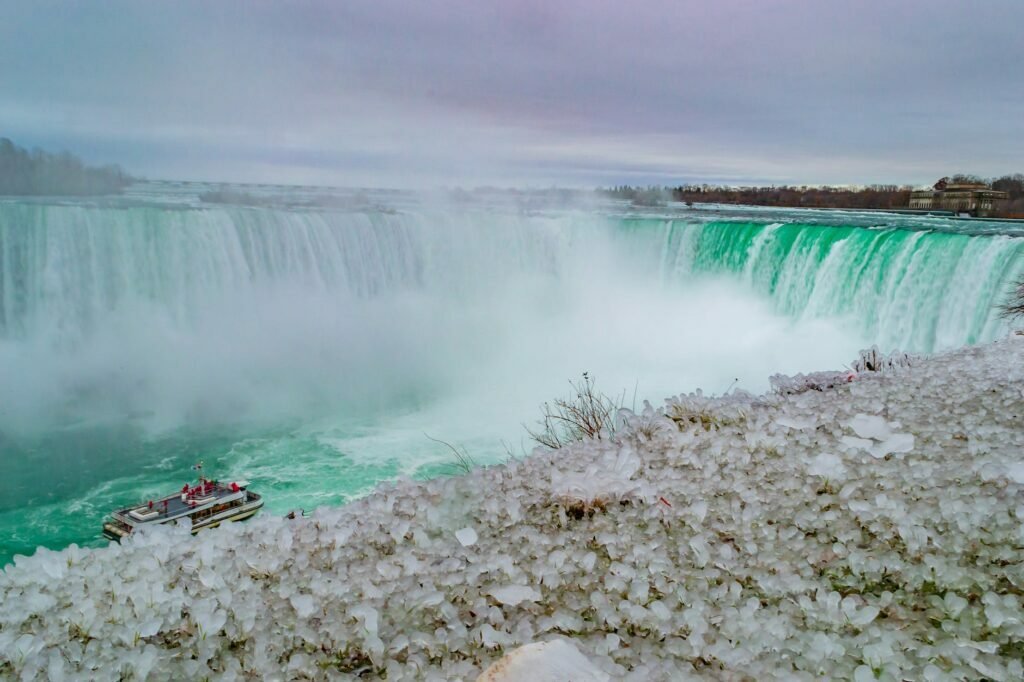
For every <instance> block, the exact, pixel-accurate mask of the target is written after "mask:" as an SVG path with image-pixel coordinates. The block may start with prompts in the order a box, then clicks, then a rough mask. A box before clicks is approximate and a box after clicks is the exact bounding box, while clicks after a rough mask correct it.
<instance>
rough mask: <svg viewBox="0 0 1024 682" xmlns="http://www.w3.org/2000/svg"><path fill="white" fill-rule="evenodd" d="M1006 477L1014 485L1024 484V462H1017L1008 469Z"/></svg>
mask: <svg viewBox="0 0 1024 682" xmlns="http://www.w3.org/2000/svg"><path fill="white" fill-rule="evenodd" d="M1006 477H1007V478H1008V479H1010V480H1011V481H1013V482H1014V483H1021V484H1024V462H1015V463H1013V464H1010V465H1008V466H1007V467H1006Z"/></svg>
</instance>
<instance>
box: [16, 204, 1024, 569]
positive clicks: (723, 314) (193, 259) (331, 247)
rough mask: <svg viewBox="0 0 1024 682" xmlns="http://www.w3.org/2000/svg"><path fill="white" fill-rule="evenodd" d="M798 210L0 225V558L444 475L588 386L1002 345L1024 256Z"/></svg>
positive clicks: (478, 210) (985, 242) (490, 452)
mask: <svg viewBox="0 0 1024 682" xmlns="http://www.w3.org/2000/svg"><path fill="white" fill-rule="evenodd" d="M793 213H794V212H789V213H788V214H781V213H780V214H772V213H771V212H766V211H762V212H759V213H757V214H756V215H754V216H751V215H746V214H742V213H735V214H731V215H730V214H726V215H724V216H723V215H721V214H704V213H701V212H687V213H685V214H682V215H684V216H685V217H678V216H672V217H665V216H637V215H628V216H626V217H623V216H621V215H616V214H614V213H612V212H610V211H607V210H605V211H599V210H575V211H569V210H565V211H551V212H543V213H538V212H522V211H519V210H513V209H509V208H508V207H502V206H493V207H481V206H457V207H445V208H433V209H431V208H423V207H413V208H409V209H408V210H406V209H403V210H401V211H389V210H371V211H362V212H356V211H320V210H309V209H303V210H288V209H283V208H267V207H264V208H241V207H226V206H225V207H215V208H209V207H203V208H197V207H194V206H191V207H190V206H181V207H175V206H170V205H167V204H166V203H153V202H150V203H139V202H135V203H128V204H126V205H116V206H94V205H87V204H84V203H77V204H76V203H70V204H55V203H45V202H43V203H38V202H37V203H30V202H18V201H7V202H0V538H7V540H0V559H3V558H4V557H7V556H9V555H10V554H11V553H12V552H15V551H18V552H24V551H30V550H31V548H32V547H34V546H35V545H37V544H40V543H45V544H48V545H51V546H59V545H61V544H65V543H67V542H71V541H77V542H82V541H90V540H92V538H94V537H95V530H96V529H97V528H98V522H99V519H100V518H101V517H102V515H103V514H104V513H105V512H106V511H108V510H109V509H110V508H111V507H112V506H114V505H116V504H118V503H122V502H126V501H132V500H133V499H134V498H135V497H137V496H139V495H142V496H146V495H151V494H152V495H156V494H159V493H162V492H164V491H165V490H170V489H174V488H176V487H178V486H180V483H181V481H180V479H181V478H182V477H183V476H186V475H187V474H186V471H187V467H188V465H189V464H191V463H193V462H194V461H195V460H197V459H205V460H206V461H207V466H208V467H209V468H211V469H212V470H213V471H214V472H215V474H217V475H221V476H224V477H228V476H236V475H239V476H241V475H245V476H247V477H248V478H250V479H252V480H253V481H254V482H256V484H257V485H259V486H260V488H261V492H265V494H266V496H267V499H268V501H269V505H268V508H269V510H270V511H271V512H274V511H278V512H280V511H286V510H288V509H290V508H294V507H299V506H312V505H315V504H322V503H339V502H342V501H344V500H346V499H348V498H350V497H351V496H352V495H356V494H360V493H362V492H365V491H366V490H367V489H368V488H369V487H370V486H372V485H373V484H374V483H376V482H377V481H380V480H382V479H385V478H388V477H393V476H395V475H399V474H403V473H404V474H410V475H421V476H422V475H437V474H439V473H443V471H444V466H445V463H446V461H448V455H447V453H446V452H445V450H444V448H443V447H442V446H439V445H438V444H436V443H434V442H432V441H430V440H429V439H428V438H426V436H425V434H429V435H430V436H432V437H438V438H443V439H445V440H448V441H451V442H454V443H458V444H461V445H465V446H466V447H467V449H468V450H469V451H470V452H471V454H472V455H473V456H474V457H475V458H476V459H477V460H478V461H480V462H486V461H493V460H495V459H499V458H500V457H502V456H503V454H504V448H505V445H503V441H504V443H506V444H508V445H510V446H511V449H513V450H514V451H517V452H518V451H520V450H521V449H522V447H523V445H525V443H523V431H522V428H521V424H522V423H523V422H530V421H531V420H532V419H533V418H534V416H535V415H536V414H537V405H538V404H539V403H541V402H542V401H543V400H545V399H549V398H551V397H553V396H555V395H559V394H563V393H565V392H566V391H565V389H566V388H568V386H567V384H566V383H565V382H566V380H567V379H571V378H574V377H578V376H579V374H580V373H581V372H583V371H589V372H591V373H592V374H593V375H595V376H596V377H597V380H598V387H599V388H603V389H604V390H605V391H607V392H609V393H614V394H616V395H618V396H620V397H621V396H623V395H624V396H625V402H626V403H627V405H628V404H630V403H631V402H632V400H633V393H634V392H636V393H637V394H638V397H639V398H643V397H647V398H650V399H652V400H658V399H661V398H662V397H665V396H667V395H669V394H671V393H675V392H679V391H681V390H690V389H694V388H697V387H703V388H705V389H707V390H710V391H713V392H718V391H721V390H724V389H725V388H727V387H728V386H729V385H730V384H731V383H732V381H733V379H734V378H736V377H738V378H740V381H741V385H743V386H745V387H748V388H752V389H762V388H765V387H766V384H767V376H768V375H769V374H771V373H774V372H776V371H782V372H796V371H809V370H815V369H824V368H836V367H839V366H841V364H842V363H844V362H848V361H849V360H850V359H851V358H852V357H853V355H854V354H855V352H856V350H857V349H859V348H861V347H863V346H865V345H870V344H873V343H877V344H879V345H881V346H882V347H883V348H884V349H891V348H897V347H898V348H901V349H904V350H909V351H915V352H927V351H932V350H936V349H941V348H947V347H952V346H956V345H961V344H964V343H977V342H981V341H985V340H989V339H993V338H996V337H997V336H999V335H1001V334H1002V333H1005V331H1006V323H1005V322H1004V321H1003V320H1001V319H1000V318H999V316H998V312H997V311H996V309H995V308H996V306H997V305H998V304H999V303H1000V302H1001V301H1002V298H1003V296H1005V293H1006V291H1007V289H1008V288H1009V285H1010V284H1011V283H1012V282H1013V281H1014V280H1015V278H1017V277H1018V276H1019V275H1020V274H1021V272H1022V265H1024V264H1022V259H1021V258H1020V255H1021V250H1022V248H1024V246H1022V245H1024V239H1020V238H1017V237H1012V236H1006V235H1001V234H992V235H984V236H970V235H967V234H958V233H954V232H949V231H945V232H943V231H923V230H922V229H920V228H922V227H925V226H927V222H925V223H921V224H916V223H915V224H910V225H905V224H901V225H900V226H899V228H898V229H897V228H892V227H890V228H883V229H866V228H865V227H862V226H858V225H860V224H861V223H859V222H858V220H861V221H863V217H860V218H857V217H856V216H854V217H853V218H850V219H849V220H848V218H849V216H845V215H842V214H838V215H835V216H833V217H831V218H829V219H830V220H831V221H832V223H833V224H822V220H821V218H820V215H819V216H817V217H814V219H813V221H812V220H810V219H809V218H808V216H809V215H810V214H803V213H799V212H796V215H792V214H793ZM700 215H705V216H706V217H705V218H703V219H701V218H699V217H695V216H700ZM709 218H714V219H709ZM873 219H874V220H877V216H876V217H874V218H873ZM840 222H843V223H846V222H849V224H840ZM904 222H905V221H904ZM919 222H920V221H919ZM947 222H948V221H947ZM907 227H910V228H916V229H905V228H907ZM945 229H947V230H948V229H955V226H954V228H949V226H948V225H947V226H945ZM620 391H624V393H619V392H620ZM3 543H6V544H3Z"/></svg>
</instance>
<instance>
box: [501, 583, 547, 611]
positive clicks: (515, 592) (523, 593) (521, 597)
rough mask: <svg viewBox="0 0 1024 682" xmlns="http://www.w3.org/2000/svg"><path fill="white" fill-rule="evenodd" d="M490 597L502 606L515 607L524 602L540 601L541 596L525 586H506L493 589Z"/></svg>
mask: <svg viewBox="0 0 1024 682" xmlns="http://www.w3.org/2000/svg"><path fill="white" fill-rule="evenodd" d="M490 595H491V596H492V597H494V598H495V599H496V600H498V601H499V602H500V603H502V604H507V605H508V606H515V605H516V604H519V603H521V602H524V601H540V599H541V595H540V593H539V592H537V590H535V589H533V588H532V587H527V586H526V585H506V586H504V587H495V588H494V589H493V590H491V591H490Z"/></svg>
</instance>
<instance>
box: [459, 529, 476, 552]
mask: <svg viewBox="0 0 1024 682" xmlns="http://www.w3.org/2000/svg"><path fill="white" fill-rule="evenodd" d="M455 539H456V540H458V541H459V544H460V545H462V546H463V547H469V546H470V545H475V544H476V541H477V535H476V531H475V530H473V529H472V528H463V529H461V530H457V531H455Z"/></svg>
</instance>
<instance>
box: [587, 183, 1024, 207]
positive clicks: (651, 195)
mask: <svg viewBox="0 0 1024 682" xmlns="http://www.w3.org/2000/svg"><path fill="white" fill-rule="evenodd" d="M943 180H946V181H948V182H975V183H982V184H986V185H990V186H991V187H992V189H995V190H999V191H1001V192H1006V193H1007V194H1008V195H1009V198H1008V200H1007V201H1005V202H1001V205H1000V206H998V207H997V210H996V211H995V212H994V215H995V216H996V217H1003V218H1024V174H1021V173H1015V174H1012V175H1004V176H1001V177H998V178H993V179H991V180H985V179H983V178H981V177H979V176H977V175H968V174H963V173H961V174H957V175H953V176H951V177H947V178H943ZM914 189H915V188H914V187H912V186H910V185H881V184H879V185H868V186H866V187H861V188H857V189H852V188H849V187H830V186H823V187H807V186H798V187H796V186H790V185H771V186H765V187H727V186H722V185H709V184H700V185H698V184H688V185H679V186H676V187H669V186H661V187H659V186H655V185H649V186H647V187H633V186H631V185H619V186H616V187H610V188H601V189H599V190H598V192H599V193H601V194H603V195H605V196H609V197H613V198H616V199H626V200H628V201H631V202H632V203H634V204H636V205H638V206H658V205H664V204H665V202H667V201H679V202H685V203H687V204H695V203H710V204H744V205H748V206H775V207H779V208H852V209H864V208H874V209H905V208H907V206H909V205H910V193H911V192H912V191H914Z"/></svg>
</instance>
